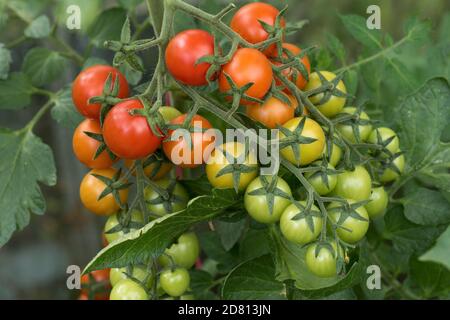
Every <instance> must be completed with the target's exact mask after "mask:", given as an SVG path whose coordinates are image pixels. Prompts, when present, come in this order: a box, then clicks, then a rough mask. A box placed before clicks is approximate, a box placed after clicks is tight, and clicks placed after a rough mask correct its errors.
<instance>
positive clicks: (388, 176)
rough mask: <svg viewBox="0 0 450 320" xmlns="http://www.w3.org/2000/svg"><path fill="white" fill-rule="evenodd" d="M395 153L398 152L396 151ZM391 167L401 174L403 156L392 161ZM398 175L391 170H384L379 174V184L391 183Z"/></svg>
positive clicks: (403, 164) (403, 168)
mask: <svg viewBox="0 0 450 320" xmlns="http://www.w3.org/2000/svg"><path fill="white" fill-rule="evenodd" d="M397 152H400V150H398V151H397ZM392 165H394V166H395V167H397V169H398V170H399V171H400V173H403V170H405V156H404V155H403V154H402V155H400V156H398V157H397V158H395V159H394V161H392ZM399 176H400V175H399V174H398V173H397V172H395V171H394V170H393V169H391V168H386V169H384V171H383V173H382V174H381V177H380V181H381V182H391V181H394V180H395V179H397V178H398V177H399Z"/></svg>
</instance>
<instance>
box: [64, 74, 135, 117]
mask: <svg viewBox="0 0 450 320" xmlns="http://www.w3.org/2000/svg"><path fill="white" fill-rule="evenodd" d="M109 74H112V82H111V86H112V84H113V83H114V82H115V81H116V80H115V79H116V77H119V94H118V95H117V97H118V98H121V99H124V98H127V97H128V92H129V88H128V82H127V80H126V79H125V77H124V75H123V74H122V73H120V71H119V70H117V69H116V68H113V67H110V66H103V65H95V66H92V67H89V68H87V69H84V70H83V71H81V72H80V74H79V75H78V76H77V77H76V79H75V81H74V82H73V85H72V99H73V103H74V104H75V106H76V107H77V109H78V111H79V112H80V113H81V114H82V115H83V116H85V117H87V118H92V119H97V120H98V119H99V117H100V109H101V105H100V104H98V103H89V102H88V101H89V99H90V98H93V97H97V96H101V95H102V93H103V87H104V85H105V82H106V79H107V78H108V75H109Z"/></svg>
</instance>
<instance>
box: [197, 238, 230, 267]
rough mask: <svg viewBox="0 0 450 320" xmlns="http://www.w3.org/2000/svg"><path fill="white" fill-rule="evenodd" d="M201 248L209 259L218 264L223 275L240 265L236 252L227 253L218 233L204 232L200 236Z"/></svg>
mask: <svg viewBox="0 0 450 320" xmlns="http://www.w3.org/2000/svg"><path fill="white" fill-rule="evenodd" d="M198 237H199V240H200V248H202V250H203V251H204V252H205V254H206V255H207V256H208V258H209V259H211V260H213V261H215V262H216V263H217V270H218V271H219V272H221V273H226V272H229V271H230V270H231V269H233V268H234V267H235V266H236V265H238V264H239V260H238V254H237V252H236V251H234V250H232V251H226V250H225V249H224V248H223V246H222V243H221V239H220V237H219V235H218V234H217V233H216V232H202V233H200V234H199V235H198Z"/></svg>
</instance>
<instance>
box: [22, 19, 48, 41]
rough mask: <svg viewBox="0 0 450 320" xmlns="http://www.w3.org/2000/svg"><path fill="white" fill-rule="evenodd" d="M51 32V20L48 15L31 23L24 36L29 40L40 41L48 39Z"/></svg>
mask: <svg viewBox="0 0 450 320" xmlns="http://www.w3.org/2000/svg"><path fill="white" fill-rule="evenodd" d="M51 31H52V30H51V26H50V20H49V19H48V17H47V16H46V15H42V16H39V17H37V18H36V19H34V20H33V21H32V22H31V23H30V25H29V26H28V27H27V28H26V29H25V31H24V34H25V36H27V37H28V38H34V39H40V38H46V37H48V36H49V35H50V32H51Z"/></svg>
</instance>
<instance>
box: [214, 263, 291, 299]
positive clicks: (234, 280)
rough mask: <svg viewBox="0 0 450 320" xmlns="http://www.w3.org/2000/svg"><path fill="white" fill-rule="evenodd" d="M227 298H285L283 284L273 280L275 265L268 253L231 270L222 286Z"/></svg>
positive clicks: (224, 295) (223, 295) (223, 294)
mask: <svg viewBox="0 0 450 320" xmlns="http://www.w3.org/2000/svg"><path fill="white" fill-rule="evenodd" d="M222 297H223V298H224V299H227V300H266V299H271V300H281V299H283V300H284V299H286V292H285V288H284V284H283V283H282V282H279V281H277V280H275V267H274V264H273V261H272V258H271V257H270V255H265V256H262V257H259V258H256V259H254V260H250V261H247V262H244V263H242V264H240V265H239V266H237V267H236V268H235V269H234V270H233V271H231V272H230V273H229V274H228V276H227V278H226V279H225V283H224V285H223V287H222Z"/></svg>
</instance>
